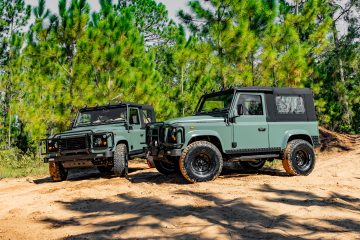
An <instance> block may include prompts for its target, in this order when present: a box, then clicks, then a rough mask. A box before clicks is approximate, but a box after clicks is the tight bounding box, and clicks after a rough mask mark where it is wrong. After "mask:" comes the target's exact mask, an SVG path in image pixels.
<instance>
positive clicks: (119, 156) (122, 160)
mask: <svg viewBox="0 0 360 240" xmlns="http://www.w3.org/2000/svg"><path fill="white" fill-rule="evenodd" d="M128 159H129V157H128V152H127V147H126V145H125V144H118V145H117V146H116V148H115V152H114V174H115V176H118V177H123V176H124V175H125V167H126V164H127V161H128Z"/></svg>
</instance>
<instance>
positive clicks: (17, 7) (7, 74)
mask: <svg viewBox="0 0 360 240" xmlns="http://www.w3.org/2000/svg"><path fill="white" fill-rule="evenodd" d="M30 11H31V9H30V6H27V5H26V4H25V2H24V0H10V1H4V0H0V89H1V90H2V92H3V103H2V104H3V108H2V119H3V128H2V130H3V132H2V134H1V135H2V136H7V144H8V147H10V146H11V125H12V124H11V123H12V120H11V114H14V113H13V112H11V109H10V104H11V102H12V100H13V98H14V97H15V94H16V93H15V92H14V89H13V88H14V86H13V83H14V81H15V78H16V73H18V72H19V71H18V70H19V69H16V68H15V67H14V66H13V64H14V62H16V61H17V58H18V57H19V54H20V50H21V48H22V43H23V41H22V38H23V30H24V28H25V26H26V25H27V23H28V20H29V18H30ZM1 140H2V141H4V139H1Z"/></svg>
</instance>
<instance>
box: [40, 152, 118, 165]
mask: <svg viewBox="0 0 360 240" xmlns="http://www.w3.org/2000/svg"><path fill="white" fill-rule="evenodd" d="M113 157H114V152H113V151H110V150H106V151H104V152H101V153H89V154H74V155H61V154H59V153H57V154H54V155H49V156H46V157H45V158H44V162H45V163H48V162H52V161H53V162H66V161H78V160H91V161H93V160H97V159H98V160H102V159H112V158H113Z"/></svg>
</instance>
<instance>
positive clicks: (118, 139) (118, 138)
mask: <svg viewBox="0 0 360 240" xmlns="http://www.w3.org/2000/svg"><path fill="white" fill-rule="evenodd" d="M114 142H115V144H114V148H113V150H114V149H115V147H116V145H118V144H119V142H125V143H126V145H127V146H128V148H129V142H128V140H127V139H126V138H125V137H124V136H121V135H116V136H114ZM128 150H129V149H128Z"/></svg>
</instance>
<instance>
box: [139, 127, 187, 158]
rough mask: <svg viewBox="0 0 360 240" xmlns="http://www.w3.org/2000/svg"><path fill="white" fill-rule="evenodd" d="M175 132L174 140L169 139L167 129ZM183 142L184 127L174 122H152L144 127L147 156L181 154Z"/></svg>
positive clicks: (156, 156) (157, 156)
mask: <svg viewBox="0 0 360 240" xmlns="http://www.w3.org/2000/svg"><path fill="white" fill-rule="evenodd" d="M174 129H175V133H176V142H170V141H169V133H170V132H169V131H170V130H172V131H174ZM184 142H185V128H184V127H183V126H179V125H175V124H165V123H163V122H160V123H152V124H149V125H147V127H146V144H147V146H148V147H147V153H148V158H163V157H165V156H174V157H178V156H181V152H182V150H181V149H182V146H183V145H184Z"/></svg>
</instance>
